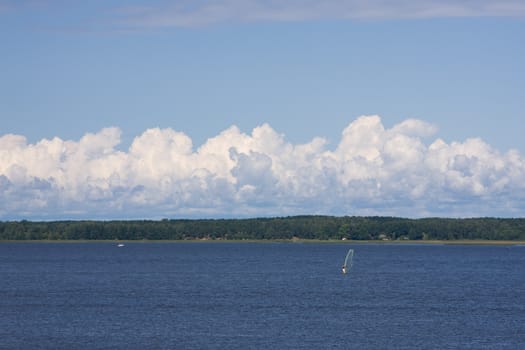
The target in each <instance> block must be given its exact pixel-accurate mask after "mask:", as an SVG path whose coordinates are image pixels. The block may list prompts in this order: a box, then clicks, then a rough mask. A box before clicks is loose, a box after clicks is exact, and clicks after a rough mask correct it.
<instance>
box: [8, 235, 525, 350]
mask: <svg viewBox="0 0 525 350" xmlns="http://www.w3.org/2000/svg"><path fill="white" fill-rule="evenodd" d="M350 247H351V248H353V249H354V251H355V255H354V266H353V268H352V269H351V271H350V273H349V274H347V275H342V274H341V271H340V268H341V264H342V262H343V260H344V257H345V254H346V252H347V250H348V249H349V248H350ZM524 268H525V247H523V246H466V245H458V246H456V245H453V246H437V245H397V244H396V245H388V244H300V243H264V244H259V243H126V245H125V246H124V247H121V248H118V247H117V245H116V244H112V243H89V244H87V243H84V244H82V243H79V244H76V243H71V244H53V243H50V244H17V243H15V244H10V243H9V244H0V283H1V285H0V349H525V272H524V271H525V270H524Z"/></svg>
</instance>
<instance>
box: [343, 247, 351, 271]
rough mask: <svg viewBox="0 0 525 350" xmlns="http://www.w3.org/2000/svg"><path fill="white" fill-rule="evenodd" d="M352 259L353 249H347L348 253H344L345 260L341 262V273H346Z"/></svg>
mask: <svg viewBox="0 0 525 350" xmlns="http://www.w3.org/2000/svg"><path fill="white" fill-rule="evenodd" d="M353 259H354V250H353V249H348V253H346V257H345V262H344V263H343V273H347V272H348V270H350V269H351V268H352V263H353Z"/></svg>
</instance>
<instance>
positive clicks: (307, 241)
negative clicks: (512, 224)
mask: <svg viewBox="0 0 525 350" xmlns="http://www.w3.org/2000/svg"><path fill="white" fill-rule="evenodd" d="M6 243H22V244H24V243H26V244H31V243H42V244H52V243H60V244H69V243H87V244H89V243H108V244H109V243H113V244H121V243H124V244H133V243H146V244H147V243H181V244H185V243H218V244H221V243H261V244H265V243H290V244H298V243H299V244H300V243H304V244H341V245H363V244H378V245H493V246H525V241H509V240H501V241H497V240H396V241H389V240H354V241H353V240H344V241H342V240H330V239H328V240H322V239H268V240H266V239H238V240H233V239H232V240H224V239H215V240H212V239H183V240H147V239H144V240H142V239H141V240H85V239H79V240H46V239H42V240H0V244H6Z"/></svg>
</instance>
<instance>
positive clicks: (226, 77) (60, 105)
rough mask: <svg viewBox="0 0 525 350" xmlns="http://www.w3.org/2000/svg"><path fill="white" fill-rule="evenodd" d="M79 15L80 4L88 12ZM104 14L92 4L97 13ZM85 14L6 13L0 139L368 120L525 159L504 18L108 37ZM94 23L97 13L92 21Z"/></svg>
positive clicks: (0, 17) (325, 129)
mask: <svg viewBox="0 0 525 350" xmlns="http://www.w3.org/2000/svg"><path fill="white" fill-rule="evenodd" d="M83 6H86V5H83ZM93 6H99V5H93ZM92 10H93V9H91V10H87V9H86V8H84V7H80V8H79V9H78V10H74V9H69V10H68V11H66V12H60V11H58V12H55V13H53V14H51V13H47V14H46V15H42V14H40V13H38V12H35V11H22V12H20V11H19V12H16V13H7V14H6V13H3V14H0V32H1V33H0V41H1V46H2V49H1V50H2V55H0V75H1V76H2V78H1V81H0V100H1V101H0V121H1V124H0V135H3V134H6V133H17V134H22V135H25V136H27V137H28V139H29V141H30V142H34V141H37V140H39V139H41V138H44V137H46V138H51V137H53V136H59V137H61V138H63V139H78V138H80V137H81V136H82V135H83V134H84V133H86V132H95V131H97V130H99V129H100V128H102V127H106V126H118V127H120V128H121V129H122V130H123V147H126V146H127V145H128V144H129V142H131V139H132V138H133V137H135V136H137V135H138V134H140V133H142V132H143V131H144V130H145V129H146V128H149V127H157V126H158V127H171V128H173V129H176V130H178V131H183V132H185V133H186V134H187V135H189V136H190V137H191V138H192V139H193V141H194V146H195V147H197V146H199V145H200V144H201V143H202V142H204V141H205V139H207V138H209V137H213V136H215V135H216V134H217V133H218V132H220V131H222V130H224V129H226V128H227V127H229V126H230V125H232V124H236V125H238V126H239V127H240V128H241V129H242V130H243V131H245V132H250V131H251V129H252V128H253V127H255V126H257V125H260V124H262V123H269V124H270V125H271V126H272V127H273V128H274V129H275V130H277V131H278V132H281V133H284V134H285V135H286V138H287V140H289V141H290V142H294V143H298V142H307V141H309V140H310V139H311V138H313V137H315V136H323V137H327V138H328V139H329V140H330V141H331V144H332V145H333V146H335V144H336V143H337V142H338V140H339V136H340V133H341V131H342V130H343V128H344V127H345V126H346V125H347V124H348V123H349V122H350V121H352V120H353V119H355V118H356V117H358V116H359V115H362V114H379V115H381V116H382V118H383V122H384V124H385V125H386V126H387V127H390V126H392V125H394V124H395V123H397V122H400V121H402V120H404V119H406V118H419V119H422V120H425V121H428V122H432V123H434V124H436V125H437V126H438V127H439V129H440V131H439V132H438V135H437V136H439V137H442V138H444V139H445V140H446V141H447V142H450V141H453V140H456V141H462V140H464V139H466V138H468V137H481V138H482V139H484V140H485V141H486V142H488V143H489V144H491V145H493V146H494V147H496V148H498V149H500V150H501V151H505V150H507V149H509V148H517V149H519V150H520V151H521V152H522V153H525V138H523V137H522V129H523V125H524V122H523V120H524V115H523V114H524V113H523V111H524V107H525V88H524V84H525V69H524V67H523V62H525V48H524V45H523V44H522V43H521V41H522V39H523V38H524V37H525V22H524V21H523V20H521V19H512V18H448V19H426V20H389V21H317V22H295V23H270V22H268V23H250V24H222V25H213V26H208V27H204V28H192V29H183V28H171V29H164V30H150V31H143V32H140V31H135V32H133V31H132V32H128V33H122V32H116V31H112V30H111V26H109V25H107V23H106V24H104V19H103V18H102V19H100V22H99V23H100V24H101V25H100V26H97V25H94V24H97V23H96V22H93V21H92V20H91V18H89V17H90V14H91V12H90V11H92ZM97 11H98V9H97Z"/></svg>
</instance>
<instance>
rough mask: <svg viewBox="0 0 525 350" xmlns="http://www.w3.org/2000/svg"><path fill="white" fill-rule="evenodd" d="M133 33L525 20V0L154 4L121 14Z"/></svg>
mask: <svg viewBox="0 0 525 350" xmlns="http://www.w3.org/2000/svg"><path fill="white" fill-rule="evenodd" d="M116 12H117V13H118V14H119V15H120V16H121V24H123V25H125V26H128V27H133V28H141V27H142V28H162V27H164V28H166V27H196V26H207V25H213V24H217V23H249V22H299V21H312V20H382V19H420V18H441V17H499V16H501V17H523V16H525V3H524V2H523V1H521V0H477V1H468V0H463V1H458V0H417V1H416V0H390V1H383V0H368V1H363V0H325V1H314V0H300V1H299V0H289V1H274V0H215V1H210V0H202V1H194V0H192V1H185V0H183V1H177V2H175V3H170V2H158V1H157V2H149V3H148V5H145V6H125V7H121V8H119V9H118V11H116Z"/></svg>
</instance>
